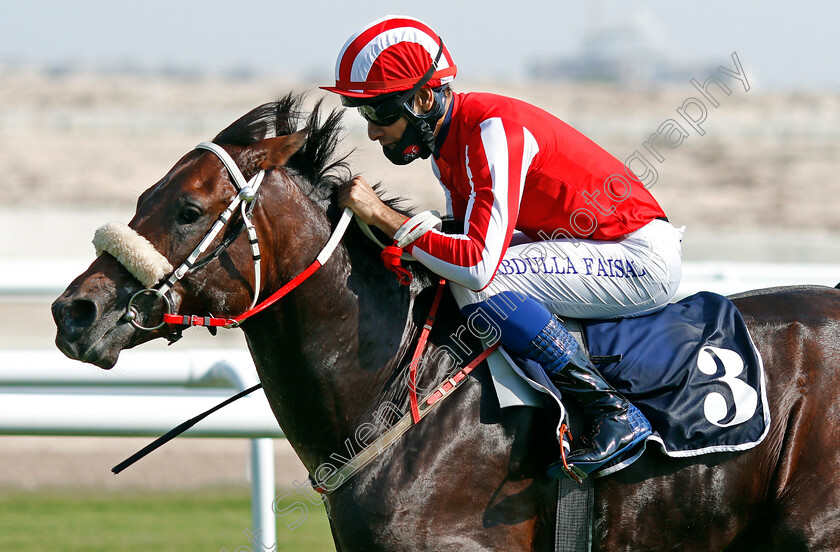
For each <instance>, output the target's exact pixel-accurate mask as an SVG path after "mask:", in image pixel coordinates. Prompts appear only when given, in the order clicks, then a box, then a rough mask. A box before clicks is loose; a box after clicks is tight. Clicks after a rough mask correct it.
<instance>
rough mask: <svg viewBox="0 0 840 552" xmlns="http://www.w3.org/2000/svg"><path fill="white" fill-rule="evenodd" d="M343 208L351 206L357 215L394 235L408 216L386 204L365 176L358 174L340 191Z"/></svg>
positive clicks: (340, 202) (339, 197)
mask: <svg viewBox="0 0 840 552" xmlns="http://www.w3.org/2000/svg"><path fill="white" fill-rule="evenodd" d="M338 204H339V206H341V208H344V207H350V208H351V209H352V210H353V212H354V213H356V215H357V216H358V217H359V218H360V219H362V220H363V221H365V222H366V223H368V224H369V225H371V226H376V227H377V228H379V229H380V230H382V231H383V232H385V233H386V234H387V235H388V236H391V237H393V236H394V234H395V233H396V232H397V230H398V229H399V227H400V226H402V225H403V223H404V222H405V221H407V220H408V217H407V216H405V215H401V214H400V213H398V212H396V211H394V210H393V209H391V208H390V207H388V206H387V205H385V204H384V203H383V202H382V200H381V199H379V196H378V195H376V192H374V191H373V188H371V186H370V184H368V183H367V180H365V179H364V177H361V176H357V177H355V178H354V179H353V180H351V181H350V182H349V183H348V184H347V185H345V186H344V187H342V188H341V190H339V193H338Z"/></svg>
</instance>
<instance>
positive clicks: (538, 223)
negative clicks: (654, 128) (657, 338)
mask: <svg viewBox="0 0 840 552" xmlns="http://www.w3.org/2000/svg"><path fill="white" fill-rule="evenodd" d="M455 74H456V66H455V64H454V62H453V60H452V57H451V56H450V54H449V51H448V50H447V49H446V47H445V46H444V45H443V41H442V40H441V39H440V37H439V36H438V35H437V34H436V33H435V32H434V31H433V30H432V29H431V28H430V27H428V26H427V25H426V24H424V23H423V22H421V21H419V20H417V19H414V18H411V17H403V16H387V17H384V18H382V19H379V20H377V21H374V22H372V23H370V24H368V25H366V26H365V27H364V28H362V29H361V30H360V31H358V32H357V33H355V34H354V35H353V36H351V37H350V38H349V39H348V40H347V42H346V43H345V45H344V47H343V48H342V49H341V52H340V53H339V55H338V60H337V62H336V69H335V75H336V77H335V80H336V82H335V86H331V87H322V88H324V89H325V90H328V91H331V92H335V93H337V94H340V95H341V100H342V103H343V105H345V106H348V107H356V108H358V110H359V112H360V113H361V115H362V116H363V117H364V118H365V119H366V120H367V122H368V127H367V130H368V137H369V138H370V139H371V140H373V141H378V142H379V143H380V145H381V146H382V150H383V152H384V154H385V157H387V158H388V159H389V160H390V161H391V162H392V163H395V164H397V165H404V164H407V163H410V162H412V161H414V160H415V159H417V158H418V157H420V158H423V159H427V158H429V157H432V170H433V171H434V174H435V176H436V177H437V178H438V180H439V181H440V183H441V184H442V185H443V188H444V192H445V194H446V200H447V211H448V214H449V215H451V216H452V217H453V218H455V219H463V221H464V223H463V231H462V232H461V233H459V234H445V233H442V232H441V231H439V230H437V229H435V228H430V229H428V231H426V232H425V233H423V234H422V235H420V236H419V237H416V239H415V240H414V241H413V242H411V243H410V244H406V245H405V250H406V251H407V252H408V253H410V254H411V255H412V256H413V257H415V258H416V259H417V260H418V261H419V262H420V263H422V264H423V265H425V266H426V267H428V268H429V269H430V270H432V271H433V272H435V273H436V274H439V275H440V276H442V277H444V278H446V279H447V280H449V282H450V288H451V290H452V293H453V295H454V297H455V299H456V301H457V302H458V305H459V307H460V308H461V311H462V312H463V313H464V314H465V315H467V316H469V315H471V314H474V313H476V312H478V311H479V310H481V311H482V314H483V315H485V316H486V319H489V321H490V322H491V323H493V324H495V325H496V326H497V327H498V329H499V330H500V332H501V338H500V340H501V343H502V345H504V346H505V348H506V350H508V351H510V352H512V353H514V354H516V355H519V356H523V357H526V358H528V359H531V360H533V361H535V362H537V363H539V364H540V365H541V366H542V368H543V369H544V370H545V371H546V373H547V374H548V375H549V377H550V378H551V380H552V382H554V384H555V385H556V386H557V388H558V389H559V390H560V391H561V393H564V394H567V396H569V397H572V398H574V399H577V400H579V401H580V403H581V404H582V405H583V408H584V412H585V414H586V416H587V419H588V420H589V422H590V430H589V431H588V432H587V433H586V435H584V436H583V437H582V438H580V439H576V440H575V450H574V451H572V453H571V454H570V455H569V457H568V460H569V461H570V462H571V463H573V464H575V465H577V466H578V467H580V468H581V469H583V471H587V472H588V471H592V470H593V469H595V468H597V467H598V466H599V465H602V464H603V463H604V462H607V461H609V460H610V459H612V458H615V457H617V456H618V455H620V454H621V453H623V452H626V451H628V450H629V449H630V448H631V447H634V446H635V445H636V444H637V443H638V442H640V441H641V440H643V439H644V438H646V437H647V436H648V435H649V434H650V431H651V429H650V424H649V423H648V422H647V420H646V419H644V417H643V416H642V415H641V414H640V413H639V412H638V410H636V409H635V407H634V406H633V405H631V404H630V403H629V402H628V401H627V400H626V399H625V398H624V397H622V396H620V395H619V394H618V392H616V391H615V390H614V389H613V388H612V386H611V385H610V384H609V383H607V382H606V381H605V380H604V379H603V377H602V376H601V375H600V374H599V373H598V371H597V370H596V369H595V368H594V366H593V365H592V363H591V362H590V360H589V359H588V358H587V356H586V355H585V354H584V353H583V352H582V351H581V350H580V348H579V347H578V344H577V342H576V341H575V339H574V338H573V337H572V336H571V334H570V333H569V332H568V330H567V329H566V328H565V327H564V326H563V324H562V322H561V320H560V319H559V318H558V316H568V317H577V318H617V317H628V316H638V315H641V314H646V313H651V312H653V311H656V310H658V309H660V308H662V307H663V306H664V305H666V304H667V303H668V302H669V301H670V300H671V298H672V297H673V296H674V294H675V293H676V290H677V285H678V283H679V280H680V274H681V260H680V255H681V253H680V242H681V238H682V230H678V229H676V228H674V227H673V226H671V224H669V223H668V219H667V218H666V217H665V213H664V212H663V211H662V208H661V207H660V206H659V204H658V203H657V202H656V201H655V200H654V198H653V196H652V195H651V194H650V192H649V191H648V190H647V189H646V188H645V187H644V185H643V184H642V183H641V182H640V181H639V180H638V179H637V178H636V177H635V175H633V174H632V173H631V172H630V171H629V170H626V169H625V166H624V165H623V164H622V163H621V162H620V161H618V160H617V159H616V158H614V157H613V156H612V155H610V154H609V153H607V152H606V151H605V150H603V149H602V148H601V147H599V146H598V145H597V144H595V143H594V142H592V141H591V140H589V139H588V138H586V137H585V136H584V135H583V134H581V133H580V132H578V131H576V130H575V129H574V128H572V127H570V126H569V125H567V124H566V123H564V122H563V121H561V120H560V119H558V118H556V117H555V116H553V115H551V114H550V113H548V112H546V111H543V110H541V109H539V108H537V107H535V106H533V105H529V104H527V103H525V102H522V101H519V100H516V99H513V98H509V97H504V96H499V95H494V94H485V93H455V92H453V90H452V89H451V88H450V86H449V84H450V82H452V80H453V78H454V77H455ZM339 200H340V202H341V205H342V207H344V206H349V207H350V208H351V209H352V210H353V211H354V212H355V213H356V214H357V215H358V216H359V217H360V218H361V219H362V220H364V221H365V222H367V223H368V224H370V225H373V226H376V227H377V228H379V229H380V230H382V231H383V232H385V233H386V234H387V235H389V236H395V235H397V236H398V237H399V235H404V234H405V232H406V230H408V228H407V226H408V225H407V221H408V217H406V216H404V215H402V214H400V213H398V212H396V211H394V210H392V209H390V208H389V207H388V206H386V205H385V204H384V203H383V202H382V201H381V200H380V199H379V197H378V196H377V194H376V193H375V192H374V191H373V190H372V188H371V186H369V185H368V183H367V182H366V181H365V179H364V178H362V177H356V178H354V179H353V181H352V182H351V183H350V185H348V186H347V187H345V188H344V189H343V190H342V192H341V196H340V198H339ZM412 224H413V223H412ZM515 231H518V232H515Z"/></svg>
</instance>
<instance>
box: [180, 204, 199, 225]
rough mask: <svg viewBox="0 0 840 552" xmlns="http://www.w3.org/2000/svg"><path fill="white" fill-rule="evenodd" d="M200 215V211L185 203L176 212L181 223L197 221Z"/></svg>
mask: <svg viewBox="0 0 840 552" xmlns="http://www.w3.org/2000/svg"><path fill="white" fill-rule="evenodd" d="M200 217H201V211H199V210H198V209H196V208H195V207H192V206H190V205H186V206H184V207H182V208H181V210H180V211H179V212H178V222H180V223H181V224H192V223H193V222H195V221H197V220H198V219H199V218H200Z"/></svg>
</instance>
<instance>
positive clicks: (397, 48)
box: [321, 15, 457, 98]
mask: <svg viewBox="0 0 840 552" xmlns="http://www.w3.org/2000/svg"><path fill="white" fill-rule="evenodd" d="M439 49H440V37H439V36H438V35H437V33H436V32H435V31H433V30H432V29H431V27H429V26H428V25H426V24H425V23H423V22H422V21H420V20H418V19H415V18H413V17H407V16H402V15H387V16H385V17H383V18H382V19H379V20H377V21H374V22H373V23H369V24H368V25H365V26H364V27H363V28H362V29H361V30H360V31H359V32H357V33H356V34H354V35H353V36H351V37H350V38H349V39H348V40H347V42H346V43H345V44H344V47H343V48H342V49H341V52H339V54H338V60H337V61H336V63H335V86H322V87H321V88H322V89H324V90H329V91H330V92H335V93H337V94H341V95H342V96H349V97H352V98H373V97H375V96H379V95H380V94H388V93H391V92H399V91H402V90H408V89H409V88H411V87H412V86H413V85H414V84H415V83H416V82H417V81H418V80H419V79H420V77H422V76H423V74H424V73H425V72H426V71H427V70H428V69H429V67H430V66H431V65H432V62H433V61H434V59H435V57H436V56H437V53H438V51H439ZM456 72H457V67H456V66H455V64H454V63H453V62H452V56H450V55H449V51H448V50H447V49H446V46H444V47H443V55H442V56H441V59H440V61H439V62H438V66H437V70H436V71H435V72H434V74H433V75H432V78H431V80H429V82H428V83H426V85H425V86H424V87H425V88H437V87H438V86H441V85H444V84H447V83H449V82H451V81H452V79H454V78H455V73H456Z"/></svg>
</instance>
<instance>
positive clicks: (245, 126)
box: [213, 93, 352, 200]
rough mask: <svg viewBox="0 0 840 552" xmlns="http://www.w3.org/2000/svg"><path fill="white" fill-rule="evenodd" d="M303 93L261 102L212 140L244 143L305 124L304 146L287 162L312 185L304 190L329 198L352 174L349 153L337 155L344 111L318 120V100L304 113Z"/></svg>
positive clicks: (337, 111)
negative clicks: (306, 130) (307, 113)
mask: <svg viewBox="0 0 840 552" xmlns="http://www.w3.org/2000/svg"><path fill="white" fill-rule="evenodd" d="M304 100H305V96H304V95H303V94H298V95H294V94H291V93H290V94H287V95H286V96H285V97H283V98H281V99H279V100H277V101H275V102H269V103H266V104H263V105H260V106H258V107H256V108H254V109H252V110H251V111H249V112H248V113H246V114H245V115H243V116H242V117H240V118H239V119H237V120H236V121H234V122H233V123H232V124H231V125H230V126H228V127H227V128H226V129H224V130H223V131H221V132H220V133H219V134H218V135H217V136H216V137H215V138H213V142H215V143H217V144H230V145H235V146H247V145H250V144H253V143H255V142H258V141H260V140H264V139H266V138H273V137H275V136H285V135H288V134H292V133H294V132H297V131H298V130H300V129H302V128H308V129H309V133H308V134H307V137H306V142H305V143H304V145H303V147H302V148H301V149H300V150H299V151H298V152H297V153H296V154H295V155H293V156H292V157H291V159H289V161H288V163H286V166H287V167H288V168H290V169H292V170H294V171H295V172H297V173H298V174H300V175H301V176H302V177H303V181H305V182H306V183H307V184H309V185H310V186H311V189H310V190H306V192H307V193H308V194H310V195H315V196H317V198H318V199H322V200H323V199H326V198H330V197H332V196H333V195H334V193H335V191H336V190H337V189H338V188H339V187H340V186H342V185H343V184H344V183H346V182H348V181H349V180H350V178H351V177H352V173H351V171H350V167H349V165H348V163H347V157H348V155H349V153H347V154H344V155H339V154H338V152H337V150H338V144H339V142H340V140H341V138H342V136H341V131H342V127H341V119H342V116H343V113H342V112H341V111H339V110H337V109H334V110H332V111H331V112H330V113H329V115H327V118H326V119H325V120H324V121H323V122H322V121H321V104H322V103H323V100H318V101H317V102H316V103H315V106H314V108H313V109H312V111H311V113H310V114H309V115H308V116H307V115H306V114H305V113H304V111H303V102H304Z"/></svg>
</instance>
